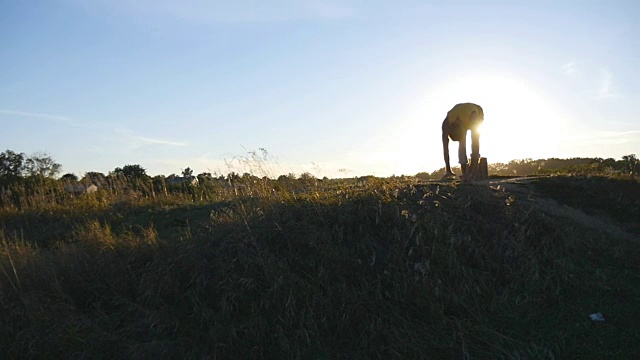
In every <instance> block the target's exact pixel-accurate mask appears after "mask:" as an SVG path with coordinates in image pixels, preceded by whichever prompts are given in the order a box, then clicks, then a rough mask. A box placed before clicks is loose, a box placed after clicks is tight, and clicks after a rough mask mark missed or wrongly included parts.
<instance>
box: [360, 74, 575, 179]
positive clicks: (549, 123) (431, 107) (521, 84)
mask: <svg viewBox="0 0 640 360" xmlns="http://www.w3.org/2000/svg"><path fill="white" fill-rule="evenodd" d="M462 102H474V103H476V104H478V105H480V106H482V108H483V110H484V115H485V120H484V123H483V124H482V126H481V129H480V131H481V136H480V155H481V156H483V157H486V158H487V160H488V161H489V163H496V162H508V161H510V160H514V159H525V158H533V159H540V158H550V157H559V148H560V146H561V145H562V144H561V136H563V134H566V124H567V123H568V122H567V120H568V118H567V116H566V114H564V113H563V112H562V111H560V109H559V107H558V106H556V104H554V102H553V101H550V100H549V99H548V98H547V97H545V95H544V94H543V92H542V91H541V90H539V89H537V88H535V87H533V86H532V85H531V84H530V83H528V82H527V81H525V80H523V79H521V78H518V77H515V76H506V75H503V74H494V73H482V74H471V75H467V76H460V77H457V78H449V79H446V80H444V81H442V82H440V83H434V84H432V85H431V87H430V88H429V89H427V90H425V92H424V93H422V94H416V97H415V98H414V100H413V101H412V102H411V103H410V104H409V105H408V107H407V108H406V109H404V111H401V112H400V113H398V114H397V116H396V117H394V119H393V121H390V123H389V126H388V127H386V128H384V129H381V130H380V133H379V135H378V137H377V138H375V139H373V140H372V141H371V148H370V149H368V150H367V152H366V153H367V155H366V156H361V158H362V159H376V162H377V163H379V162H380V161H381V159H387V158H388V159H389V161H386V162H384V164H383V167H384V169H385V171H390V172H393V173H396V174H403V173H404V174H415V173H417V172H421V171H433V170H437V169H439V168H442V167H444V161H443V158H442V140H441V124H442V120H444V118H445V116H446V113H447V111H449V109H451V107H453V105H455V104H457V103H462ZM467 136H468V140H467V144H468V145H467V152H468V154H470V152H471V139H470V137H471V134H470V132H469V133H468V134H467ZM449 149H450V160H451V163H452V164H456V163H457V161H458V159H457V143H450V144H449ZM362 161H364V160H362Z"/></svg>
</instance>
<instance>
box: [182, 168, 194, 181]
mask: <svg viewBox="0 0 640 360" xmlns="http://www.w3.org/2000/svg"><path fill="white" fill-rule="evenodd" d="M182 176H183V177H187V178H190V177H192V176H193V170H191V168H190V167H187V168H186V169H184V170H182Z"/></svg>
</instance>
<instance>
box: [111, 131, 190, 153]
mask: <svg viewBox="0 0 640 360" xmlns="http://www.w3.org/2000/svg"><path fill="white" fill-rule="evenodd" d="M116 132H117V133H118V134H119V135H120V137H121V138H120V140H121V141H122V142H124V143H126V144H128V145H129V147H130V148H133V149H135V148H139V147H141V146H144V145H166V146H178V147H183V146H188V145H189V144H188V143H185V142H181V141H174V140H167V139H159V138H151V137H147V136H140V135H134V134H133V132H132V131H131V130H128V129H116Z"/></svg>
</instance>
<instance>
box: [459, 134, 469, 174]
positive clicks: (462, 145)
mask: <svg viewBox="0 0 640 360" xmlns="http://www.w3.org/2000/svg"><path fill="white" fill-rule="evenodd" d="M458 162H459V163H460V168H461V169H462V176H463V177H464V176H465V175H466V174H467V169H468V163H469V160H468V159H467V142H466V140H465V139H464V138H462V139H460V142H459V145H458Z"/></svg>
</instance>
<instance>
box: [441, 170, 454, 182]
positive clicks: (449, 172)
mask: <svg viewBox="0 0 640 360" xmlns="http://www.w3.org/2000/svg"><path fill="white" fill-rule="evenodd" d="M455 177H456V174H455V173H454V172H452V171H447V173H446V174H445V175H444V176H443V177H442V180H447V179H454V178H455Z"/></svg>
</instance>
